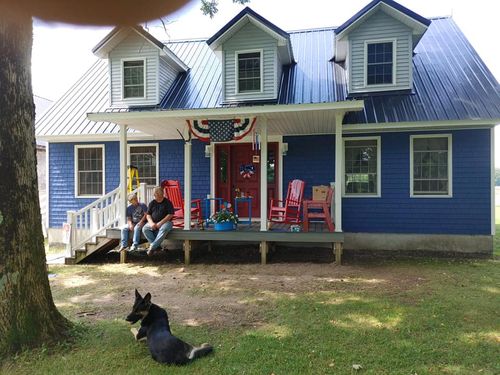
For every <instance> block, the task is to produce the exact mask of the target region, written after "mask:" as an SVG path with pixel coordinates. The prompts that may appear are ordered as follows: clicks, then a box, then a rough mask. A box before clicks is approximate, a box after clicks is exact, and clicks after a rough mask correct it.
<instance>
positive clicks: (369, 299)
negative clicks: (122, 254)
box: [0, 260, 500, 375]
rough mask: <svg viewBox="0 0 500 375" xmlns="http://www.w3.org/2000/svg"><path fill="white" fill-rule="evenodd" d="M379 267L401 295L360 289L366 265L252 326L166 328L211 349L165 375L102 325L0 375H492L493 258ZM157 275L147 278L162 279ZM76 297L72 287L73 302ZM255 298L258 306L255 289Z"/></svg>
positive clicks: (119, 327) (270, 309)
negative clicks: (401, 282) (397, 277)
mask: <svg viewBox="0 0 500 375" xmlns="http://www.w3.org/2000/svg"><path fill="white" fill-rule="evenodd" d="M383 266H384V267H385V268H384V269H389V270H391V272H394V273H395V274H398V273H399V274H401V275H403V274H405V273H414V274H416V275H419V277H418V278H415V279H414V280H415V281H414V284H413V285H407V286H406V287H397V285H392V286H390V287H389V286H388V287H385V286H383V287H373V286H371V285H369V286H368V287H363V286H362V284H363V282H364V283H365V284H370V283H368V282H366V280H367V279H364V277H365V276H364V275H365V274H366V273H367V272H371V271H373V270H374V269H375V270H376V269H377V268H378V267H380V264H368V265H364V266H362V267H360V269H357V271H356V272H355V273H354V274H352V275H350V276H349V277H346V278H345V279H341V280H337V281H336V282H335V283H334V284H333V286H332V287H331V288H330V289H324V290H320V289H318V290H314V288H311V290H307V291H298V292H296V293H294V294H293V296H291V295H290V294H289V293H288V294H287V293H279V292H275V293H274V294H273V296H272V298H271V297H270V298H269V299H267V300H266V301H265V303H262V304H261V305H260V307H261V308H262V309H263V310H264V311H263V312H262V314H263V315H262V317H263V318H262V322H261V324H257V325H245V324H241V325H239V326H236V327H234V326H233V327H232V328H231V329H228V328H226V327H216V326H208V325H201V326H188V325H183V324H179V323H177V322H174V324H173V325H172V326H173V331H174V332H175V333H176V334H177V335H178V336H179V337H182V338H183V339H185V340H186V341H188V342H191V343H194V344H199V343H201V342H203V341H208V342H210V343H212V344H214V346H215V350H216V351H215V354H214V355H211V356H209V357H206V358H203V359H200V360H197V361H195V362H194V363H192V364H191V365H189V366H186V367H170V368H168V369H167V368H165V366H163V365H160V364H158V363H156V362H154V361H153V360H152V359H151V358H150V356H149V353H148V350H147V348H146V346H145V345H144V344H143V343H138V342H135V341H134V340H133V339H132V336H131V334H130V332H129V328H130V327H129V325H128V324H127V323H126V322H124V321H123V319H104V320H97V321H93V322H87V323H86V324H85V325H84V329H80V330H78V334H77V335H76V337H75V342H74V343H73V344H71V345H61V346H58V347H55V348H50V349H39V350H35V351H28V352H24V353H21V354H19V355H18V356H17V357H16V358H13V359H10V360H8V361H7V362H6V363H4V365H3V367H0V372H1V373H2V374H53V373H60V372H61V371H62V369H64V371H63V373H64V374H90V373H96V374H132V373H147V374H164V373H165V371H167V372H168V373H169V374H188V373H189V374H271V373H274V374H276V375H277V374H352V373H354V372H355V371H354V370H353V368H352V366H353V364H360V365H362V367H363V368H362V370H360V373H363V374H414V373H418V374H434V373H443V374H471V373H481V374H498V373H500V363H499V362H498V360H496V359H495V358H498V356H499V354H500V353H499V343H500V330H499V328H498V327H500V317H499V315H498V308H499V304H498V297H499V295H500V287H499V285H500V273H499V272H498V266H499V261H498V260H477V261H466V260H462V261H445V260H416V261H392V262H384V264H383ZM129 267H134V266H129ZM229 267H230V266H228V267H227V268H229ZM102 268H104V269H107V268H106V267H102ZM138 268H140V267H138ZM141 269H142V270H143V272H150V270H149V269H148V268H147V267H142V268H141ZM97 270H101V271H99V272H102V274H100V275H99V272H97ZM333 270H338V269H335V268H334V269H333ZM51 272H54V273H57V274H58V275H59V277H64V276H67V277H70V276H72V277H74V275H75V274H80V275H87V276H89V275H90V276H100V277H102V278H103V280H104V281H103V283H105V285H108V288H109V290H112V287H113V277H114V276H113V275H114V274H115V273H114V272H111V271H109V270H108V271H102V269H100V268H97V267H90V266H89V267H87V268H85V267H84V268H82V267H81V266H72V267H69V266H57V267H52V268H51ZM157 272H158V275H157V276H156V277H168V275H169V274H168V273H166V272H162V271H157ZM384 272H385V271H384ZM382 274H383V272H381V275H382ZM288 278H289V277H288ZM190 279H191V278H186V280H185V282H187V280H190ZM83 287H84V286H81V287H80V288H83ZM80 292H81V290H80V289H78V288H77V289H74V290H73V297H74V298H76V297H77V296H78V295H79V293H80ZM244 292H245V291H244V290H243V291H242V290H238V293H244ZM53 293H54V298H55V300H56V303H58V302H60V301H61V300H65V299H66V298H70V294H71V293H70V294H68V293H69V292H68V291H67V290H65V289H60V288H53ZM225 293H226V292H225ZM252 293H255V291H252V292H250V291H248V294H252ZM195 294H196V296H195V297H193V298H213V290H212V289H211V288H207V294H204V292H203V291H201V290H197V291H196V293H195ZM259 296H261V297H262V298H266V297H265V296H266V293H265V291H262V293H261V294H259ZM127 302H128V301H127ZM62 311H63V312H64V311H65V309H64V308H62ZM68 312H69V310H67V311H66V313H68Z"/></svg>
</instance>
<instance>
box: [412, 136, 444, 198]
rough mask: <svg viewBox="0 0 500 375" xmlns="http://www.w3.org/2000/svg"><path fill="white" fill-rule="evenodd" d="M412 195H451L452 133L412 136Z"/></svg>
mask: <svg viewBox="0 0 500 375" xmlns="http://www.w3.org/2000/svg"><path fill="white" fill-rule="evenodd" d="M410 147H411V158H410V160H411V163H410V164H411V165H410V168H411V195H412V196H432V195H434V196H450V195H451V135H449V134H447V135H437V136H433V135H425V136H424V135H414V136H411V146H410Z"/></svg>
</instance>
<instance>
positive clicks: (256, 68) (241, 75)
mask: <svg viewBox="0 0 500 375" xmlns="http://www.w3.org/2000/svg"><path fill="white" fill-rule="evenodd" d="M236 61H237V65H238V66H237V82H238V86H237V88H236V91H237V92H238V93H246V92H261V91H262V51H245V52H236Z"/></svg>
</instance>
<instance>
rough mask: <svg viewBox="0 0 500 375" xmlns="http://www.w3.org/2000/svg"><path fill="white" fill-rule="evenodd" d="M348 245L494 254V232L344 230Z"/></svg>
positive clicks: (430, 251) (414, 250)
mask: <svg viewBox="0 0 500 375" xmlns="http://www.w3.org/2000/svg"><path fill="white" fill-rule="evenodd" d="M344 235H345V237H344V249H345V250H349V251H355V250H372V251H377V252H381V251H395V252H397V251H400V252H405V253H411V252H418V253H423V252H429V253H448V254H451V253H463V254H464V255H471V256H474V255H477V256H491V255H493V236H487V235H477V236H471V235H445V234H392V233H344Z"/></svg>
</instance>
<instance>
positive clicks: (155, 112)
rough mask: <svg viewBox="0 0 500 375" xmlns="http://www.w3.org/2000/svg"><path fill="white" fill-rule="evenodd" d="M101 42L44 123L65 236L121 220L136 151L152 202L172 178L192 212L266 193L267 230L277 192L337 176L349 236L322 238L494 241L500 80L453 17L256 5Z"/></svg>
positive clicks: (463, 245) (357, 243)
mask: <svg viewBox="0 0 500 375" xmlns="http://www.w3.org/2000/svg"><path fill="white" fill-rule="evenodd" d="M93 52H94V54H95V55H96V56H98V57H100V60H99V61H98V62H96V63H95V64H94V65H93V66H92V67H91V68H90V69H89V70H88V72H86V73H85V74H84V75H83V76H82V77H81V79H80V80H79V81H78V82H77V83H76V84H75V85H74V86H73V87H72V88H71V89H70V90H69V91H68V92H67V93H66V94H65V95H64V96H63V97H62V98H61V99H59V100H58V101H57V102H56V103H55V104H54V105H53V106H52V107H51V109H50V110H49V111H48V112H47V113H46V114H45V115H44V116H43V118H41V119H40V120H39V121H38V122H37V124H36V133H37V138H38V139H40V140H44V141H46V142H48V160H49V162H48V175H49V176H48V181H49V189H48V190H49V191H48V196H49V198H48V204H49V225H48V226H49V238H50V240H51V241H53V242H54V241H56V242H57V241H61V240H62V236H63V235H64V234H65V235H68V236H69V237H71V238H72V240H71V241H72V242H73V245H72V246H73V249H72V250H74V249H76V248H77V247H78V246H81V245H82V244H83V243H84V242H86V241H88V240H89V239H90V238H91V237H92V236H95V235H96V233H97V232H99V231H101V232H102V231H103V230H104V229H106V228H111V227H114V226H116V225H119V223H120V222H122V220H123V217H124V209H125V204H124V203H123V200H122V199H121V197H123V196H124V195H125V194H126V189H127V180H126V179H127V165H128V164H133V165H136V166H137V167H138V169H139V175H140V182H142V183H145V185H141V189H142V190H141V194H142V197H143V199H144V200H146V199H147V198H148V191H149V190H148V189H150V187H151V186H154V185H158V184H160V182H161V181H162V180H163V179H167V178H168V179H173V180H180V181H181V183H182V186H183V194H184V199H185V203H184V204H185V208H186V210H188V209H189V207H190V206H189V202H190V200H191V199H192V198H205V197H207V196H209V197H222V198H224V199H225V200H228V201H233V199H234V197H235V194H237V192H245V193H246V194H247V195H251V196H252V197H253V198H254V199H253V200H252V202H251V206H252V207H251V208H252V215H251V216H252V220H254V221H255V222H256V226H257V229H258V231H257V233H258V235H260V236H264V234H265V233H266V232H272V230H271V231H270V230H268V226H267V215H268V203H269V200H270V199H271V198H274V199H282V198H284V196H285V195H286V191H287V186H288V183H289V181H291V180H293V179H301V180H303V181H305V183H306V190H305V196H306V197H308V196H311V195H312V187H313V186H316V185H330V183H332V184H334V186H335V189H334V204H333V206H332V217H333V221H334V223H335V233H333V234H329V233H327V234H324V235H325V236H333V235H335V236H337V237H324V239H325V241H324V242H333V243H338V244H340V245H339V246H343V248H344V249H346V250H353V251H356V250H384V251H390V250H398V251H400V250H403V251H410V252H411V251H418V252H426V251H427V252H430V253H432V252H435V251H439V252H449V253H462V254H469V255H479V256H488V255H491V254H492V251H493V235H494V230H495V221H494V186H493V175H494V166H493V150H494V141H493V139H494V137H493V127H494V126H495V125H496V124H498V123H500V90H499V85H498V82H497V81H496V80H495V78H494V77H493V75H492V74H491V72H490V71H489V70H488V68H487V67H486V66H485V64H484V63H483V61H482V60H481V59H480V57H479V56H478V55H477V53H476V52H475V51H474V49H473V48H472V46H471V45H470V43H469V42H468V41H467V39H466V38H465V36H464V35H463V33H462V32H461V31H460V30H459V29H458V27H457V25H456V24H455V23H454V21H453V20H452V19H451V18H449V17H443V18H433V19H427V18H424V17H422V16H420V15H418V14H416V13H414V12H413V11H411V10H409V9H407V8H405V7H403V6H401V5H400V4H398V3H396V2H395V1H392V0H374V1H372V2H370V3H369V4H368V5H367V6H366V7H364V8H363V9H361V10H360V11H359V12H358V13H356V14H354V15H353V16H352V18H350V19H349V20H347V21H346V22H345V23H344V24H342V25H340V26H339V27H332V28H322V29H312V30H303V31H296V32H286V31H284V30H282V29H280V28H279V27H278V26H276V25H274V24H272V23H270V22H269V21H267V20H266V19H265V18H264V17H262V16H261V15H259V14H257V13H255V12H254V11H253V10H251V9H250V8H245V9H244V10H242V11H241V12H240V13H239V14H238V15H236V16H235V17H234V18H233V19H232V20H230V21H229V22H228V23H227V24H226V25H225V26H224V27H223V28H222V29H221V30H220V31H218V32H217V33H216V34H215V35H213V36H212V37H211V38H210V39H208V40H189V41H174V42H168V43H162V42H160V41H158V40H157V39H155V38H154V37H153V36H152V35H150V34H149V33H148V32H146V31H145V30H144V29H142V28H141V27H139V26H137V27H121V28H116V29H114V30H113V31H112V32H111V33H110V34H109V35H107V36H106V37H105V38H104V39H103V40H102V41H101V42H100V43H99V44H98V45H97V46H96V47H95V48H94V50H93ZM224 129H225V130H224ZM228 129H229V130H228ZM243 175H245V176H246V177H245V178H243V177H242V176H243ZM242 210H243V216H246V215H249V212H248V211H247V210H248V207H244V208H242ZM64 223H71V224H72V226H71V227H69V226H66V227H65V228H71V230H69V233H68V232H64V230H62V229H61V228H62V227H63V224H64ZM191 224H192V223H191V222H190V220H189V218H187V219H186V220H185V222H184V232H193V231H194V230H192V226H191ZM77 230H79V232H78V233H80V234H78V233H77V232H76V231H77ZM179 232H182V231H179ZM81 233H84V234H81ZM228 235H229V234H228ZM289 235H295V233H289ZM304 235H305V233H304ZM78 236H79V239H78V240H75V238H76V237H78ZM179 236H180V235H179ZM256 236H257V234H256ZM174 237H175V236H174ZM179 238H180V237H179ZM228 238H229V237H228ZM256 238H257V237H256ZM259 238H260V237H259ZM262 238H264V237H262ZM297 238H298V237H297ZM309 238H311V241H313V242H314V241H315V242H319V239H318V237H313V236H311V237H309ZM232 239H235V238H232ZM290 240H291V242H294V241H295V240H296V239H295V238H293V237H290ZM75 241H76V242H75ZM269 241H272V240H271V239H269ZM301 241H303V242H308V239H307V237H301ZM342 244H343V245H342ZM75 246H76V247H75Z"/></svg>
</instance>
